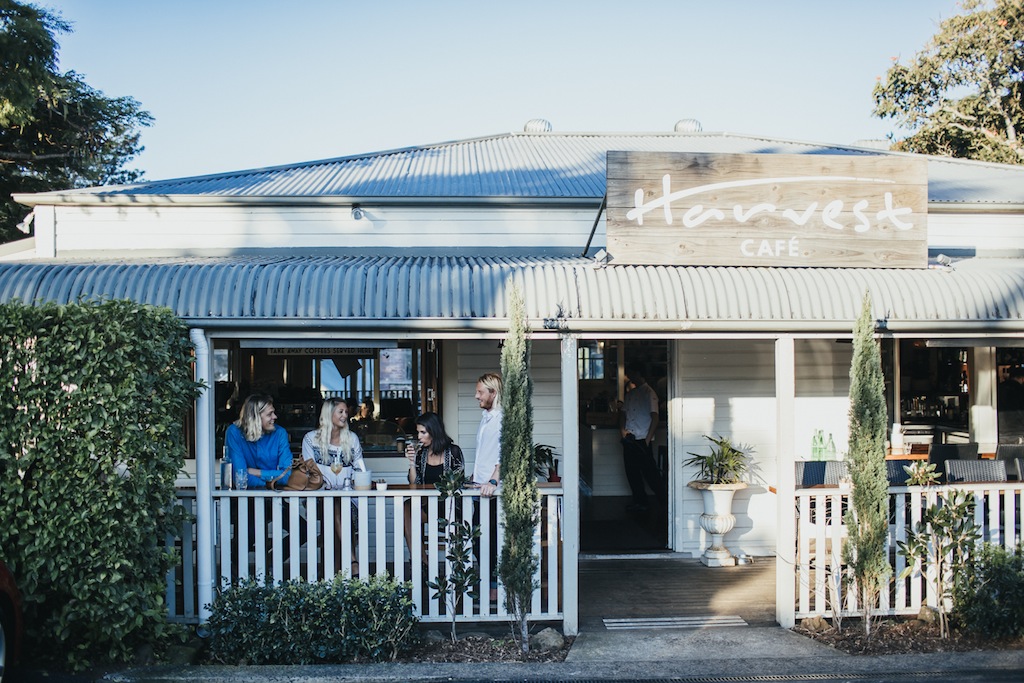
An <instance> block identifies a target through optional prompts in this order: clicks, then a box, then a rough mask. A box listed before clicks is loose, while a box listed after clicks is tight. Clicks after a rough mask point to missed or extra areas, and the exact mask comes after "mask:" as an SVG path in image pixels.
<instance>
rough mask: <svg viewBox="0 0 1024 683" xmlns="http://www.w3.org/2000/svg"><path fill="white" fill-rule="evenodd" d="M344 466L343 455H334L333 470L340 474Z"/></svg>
mask: <svg viewBox="0 0 1024 683" xmlns="http://www.w3.org/2000/svg"><path fill="white" fill-rule="evenodd" d="M343 467H344V465H343V464H342V463H341V456H338V455H336V456H334V459H333V460H331V472H334V473H335V474H338V473H340V472H341V470H342V468H343Z"/></svg>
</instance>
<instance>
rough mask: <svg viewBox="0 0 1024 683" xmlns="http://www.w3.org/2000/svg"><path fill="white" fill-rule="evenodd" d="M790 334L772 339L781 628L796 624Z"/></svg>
mask: <svg viewBox="0 0 1024 683" xmlns="http://www.w3.org/2000/svg"><path fill="white" fill-rule="evenodd" d="M794 349H795V344H794V342H793V337H792V336H783V337H779V338H778V339H776V340H775V403H776V407H775V414H776V420H777V432H776V437H775V448H776V452H775V466H776V477H775V478H776V482H777V483H776V486H777V490H778V493H777V497H778V505H777V507H776V516H777V529H778V541H777V543H776V548H775V620H776V621H778V622H779V625H780V626H782V627H783V628H792V627H793V626H794V625H795V624H796V604H795V600H796V587H795V585H794V581H793V569H794V567H795V566H796V558H795V549H796V514H795V507H794V504H795V495H796V475H795V473H794V460H795V455H794V453H795V448H796V435H795V429H796V424H795V421H796V353H795V350H794Z"/></svg>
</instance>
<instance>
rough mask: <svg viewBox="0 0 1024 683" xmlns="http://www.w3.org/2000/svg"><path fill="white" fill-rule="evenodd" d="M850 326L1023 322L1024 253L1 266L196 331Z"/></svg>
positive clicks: (1009, 328) (45, 297)
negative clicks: (167, 315)
mask: <svg viewBox="0 0 1024 683" xmlns="http://www.w3.org/2000/svg"><path fill="white" fill-rule="evenodd" d="M511 282H518V283H519V284H520V286H521V287H522V288H523V291H524V293H525V296H526V303H527V308H528V311H527V313H528V316H529V317H530V319H531V326H532V327H533V329H535V330H541V329H551V330H566V331H574V332H583V333H586V332H614V331H621V332H630V331H641V332H669V333H672V332H687V331H691V332H698V331H710V332H729V331H737V332H755V331H756V332H769V333H770V332H798V331H808V332H833V331H834V332H836V333H840V334H842V333H849V331H850V329H851V328H852V324H853V321H854V320H855V319H856V317H857V316H858V314H859V312H860V303H861V298H862V297H863V295H864V292H865V291H870V292H871V294H872V299H873V302H874V307H875V317H876V318H877V319H878V320H879V321H880V325H881V326H883V327H887V328H888V329H890V330H892V331H894V332H899V331H901V330H903V331H917V330H919V331H922V332H924V331H932V332H945V333H975V334H977V333H997V332H998V333H1005V334H1017V333H1024V261H1022V260H1013V259H1004V260H998V259H988V260H982V259H971V260H966V261H961V262H959V263H957V264H955V265H954V266H952V267H947V268H929V269H919V270H910V269H908V270H897V269H877V270H876V269H843V268H750V267H747V268H744V267H716V268H712V267H694V266H616V265H607V266H604V267H600V266H597V265H596V264H595V263H594V262H593V261H591V260H590V259H584V258H579V257H405V256H324V257H302V256H270V255H254V256H231V257H204V258H155V259H139V260H117V261H113V260H111V261H109V262H104V261H80V262H72V261H60V262H54V261H47V262H12V263H0V301H5V302H6V301H10V300H12V299H19V300H21V301H25V302H37V301H56V302H71V301H75V300H78V299H79V298H83V297H85V298H91V297H102V298H127V299H132V300H135V301H138V302H140V303H147V304H154V305H158V306H166V307H168V308H170V309H171V310H173V311H174V312H175V313H176V314H178V315H179V316H180V317H182V318H183V319H184V320H186V321H187V322H188V323H189V324H191V325H194V326H197V327H220V328H228V327H237V328H252V329H256V328H261V329H262V328H266V329H270V328H276V329H281V330H301V329H305V330H313V329H333V330H339V331H340V330H345V329H348V330H360V329H372V330H394V331H423V332H428V331H429V332H437V333H441V332H465V331H470V330H476V331H503V330H505V329H507V320H506V308H505V306H506V301H507V298H506V295H507V290H508V288H509V285H510V283H511Z"/></svg>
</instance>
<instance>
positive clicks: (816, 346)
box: [794, 339, 853, 460]
mask: <svg viewBox="0 0 1024 683" xmlns="http://www.w3.org/2000/svg"><path fill="white" fill-rule="evenodd" d="M794 347H795V349H794V350H795V353H796V415H797V421H796V425H795V429H794V434H795V438H796V453H795V454H794V456H795V459H796V460H810V459H811V439H812V438H813V436H814V430H815V429H820V430H822V431H823V432H824V435H825V437H826V438H828V435H829V434H831V435H832V437H833V441H834V442H835V445H836V457H837V458H839V459H841V460H842V459H844V456H845V454H846V452H847V450H848V447H849V438H850V428H849V412H850V363H851V362H852V360H853V344H852V343H851V342H850V340H841V341H835V340H832V339H797V340H796V342H795V344H794Z"/></svg>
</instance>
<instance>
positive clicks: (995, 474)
mask: <svg viewBox="0 0 1024 683" xmlns="http://www.w3.org/2000/svg"><path fill="white" fill-rule="evenodd" d="M976 481H1006V466H1005V465H1003V463H1001V462H999V461H998V460H958V459H955V458H953V459H950V460H947V461H946V483H949V484H955V483H968V482H976Z"/></svg>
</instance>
